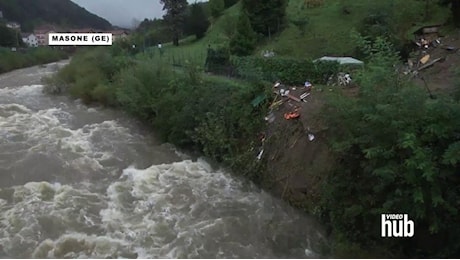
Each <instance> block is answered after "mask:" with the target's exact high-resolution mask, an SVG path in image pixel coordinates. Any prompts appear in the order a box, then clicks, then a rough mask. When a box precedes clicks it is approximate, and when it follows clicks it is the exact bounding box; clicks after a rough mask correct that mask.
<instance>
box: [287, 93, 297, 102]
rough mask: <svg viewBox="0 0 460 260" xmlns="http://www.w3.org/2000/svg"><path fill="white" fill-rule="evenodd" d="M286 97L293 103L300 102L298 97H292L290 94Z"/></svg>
mask: <svg viewBox="0 0 460 260" xmlns="http://www.w3.org/2000/svg"><path fill="white" fill-rule="evenodd" d="M286 97H288V98H290V99H292V100H294V101H297V102H300V99H299V98H298V97H294V96H293V95H291V94H287V95H286Z"/></svg>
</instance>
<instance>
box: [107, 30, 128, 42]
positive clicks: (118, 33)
mask: <svg viewBox="0 0 460 260" xmlns="http://www.w3.org/2000/svg"><path fill="white" fill-rule="evenodd" d="M108 33H111V34H112V41H116V40H119V39H123V38H126V37H127V36H128V33H127V32H126V31H125V30H114V31H109V32H108Z"/></svg>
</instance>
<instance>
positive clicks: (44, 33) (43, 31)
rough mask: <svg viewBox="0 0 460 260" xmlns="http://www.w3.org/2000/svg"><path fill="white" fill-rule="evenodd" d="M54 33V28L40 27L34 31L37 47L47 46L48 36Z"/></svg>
mask: <svg viewBox="0 0 460 260" xmlns="http://www.w3.org/2000/svg"><path fill="white" fill-rule="evenodd" d="M54 32H56V28H55V27H54V26H41V27H38V28H37V29H35V30H34V35H35V37H37V43H38V46H45V45H48V35H49V34H50V33H54Z"/></svg>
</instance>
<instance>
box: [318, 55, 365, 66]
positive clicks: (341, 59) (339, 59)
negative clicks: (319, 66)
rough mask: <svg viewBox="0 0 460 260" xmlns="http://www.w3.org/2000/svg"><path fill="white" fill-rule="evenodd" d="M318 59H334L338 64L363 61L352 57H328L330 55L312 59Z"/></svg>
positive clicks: (360, 62) (359, 63)
mask: <svg viewBox="0 0 460 260" xmlns="http://www.w3.org/2000/svg"><path fill="white" fill-rule="evenodd" d="M318 61H336V62H338V63H339V64H340V65H363V64H364V62H362V61H360V60H357V59H355V58H352V57H330V56H324V57H322V58H319V59H316V60H314V62H318Z"/></svg>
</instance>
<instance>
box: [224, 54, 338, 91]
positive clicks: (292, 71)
mask: <svg viewBox="0 0 460 260" xmlns="http://www.w3.org/2000/svg"><path fill="white" fill-rule="evenodd" d="M232 62H233V65H234V66H235V67H236V68H237V71H238V72H239V74H240V76H243V77H247V75H245V73H246V74H247V72H248V71H249V72H253V73H254V74H253V75H257V77H260V79H261V80H268V81H275V80H281V81H282V82H284V83H285V84H291V85H297V84H302V83H303V82H305V80H309V81H313V82H315V83H316V84H325V83H326V82H327V79H328V78H329V76H331V75H334V74H336V73H337V72H338V70H339V64H338V63H336V62H318V63H314V62H312V61H310V60H299V59H291V58H278V57H272V58H264V57H244V58H238V57H235V58H233V59H232Z"/></svg>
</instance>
